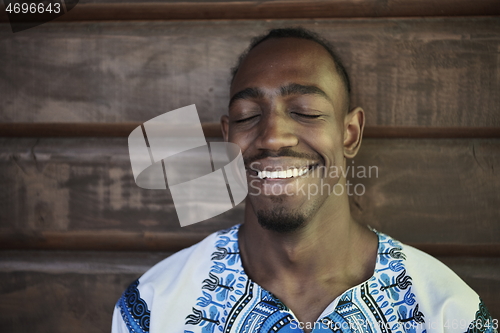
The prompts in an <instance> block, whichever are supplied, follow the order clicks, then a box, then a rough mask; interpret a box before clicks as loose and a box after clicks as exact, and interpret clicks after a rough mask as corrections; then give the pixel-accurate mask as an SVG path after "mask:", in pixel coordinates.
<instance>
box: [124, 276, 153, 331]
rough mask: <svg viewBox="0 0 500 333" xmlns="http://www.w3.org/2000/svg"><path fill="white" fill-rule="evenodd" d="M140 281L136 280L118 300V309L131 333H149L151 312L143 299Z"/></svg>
mask: <svg viewBox="0 0 500 333" xmlns="http://www.w3.org/2000/svg"><path fill="white" fill-rule="evenodd" d="M138 285H139V280H135V281H134V282H133V283H132V284H131V285H130V286H129V287H128V288H127V290H125V292H124V293H123V295H122V297H121V298H120V299H119V300H118V303H117V305H118V307H119V308H120V312H121V314H122V317H123V321H124V322H125V324H126V325H127V328H128V330H129V331H130V332H136V333H144V332H149V318H150V311H149V310H148V305H147V304H146V302H145V301H144V300H143V299H142V298H141V295H140V293H139V290H138V289H137V286H138Z"/></svg>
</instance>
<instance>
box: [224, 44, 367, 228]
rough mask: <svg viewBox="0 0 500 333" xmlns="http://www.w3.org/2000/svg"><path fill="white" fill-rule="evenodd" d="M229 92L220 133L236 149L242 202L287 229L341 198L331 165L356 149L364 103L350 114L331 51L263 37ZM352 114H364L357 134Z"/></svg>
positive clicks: (356, 117) (338, 164) (264, 220)
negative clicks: (245, 191) (243, 181)
mask: <svg viewBox="0 0 500 333" xmlns="http://www.w3.org/2000/svg"><path fill="white" fill-rule="evenodd" d="M230 94H231V101H230V105H229V116H228V117H223V118H222V127H223V132H224V137H225V139H226V141H229V142H233V143H236V144H238V145H239V146H240V148H241V151H242V154H243V158H244V160H245V167H246V169H247V180H248V183H249V196H248V200H247V205H248V204H250V205H251V206H252V209H253V212H254V213H255V215H256V216H257V218H258V221H259V223H260V224H261V225H262V226H264V227H266V228H268V229H271V230H275V231H281V232H286V231H292V230H296V229H298V228H300V227H301V226H303V225H305V224H306V222H307V221H309V220H311V219H312V218H314V217H315V216H318V214H320V215H325V216H328V214H329V213H328V211H329V210H331V209H334V207H335V201H338V200H339V196H337V195H336V194H332V191H333V190H334V186H336V184H338V183H339V181H340V183H339V184H338V185H337V186H341V185H342V180H341V179H339V177H338V174H339V173H340V172H337V173H336V174H334V173H333V172H332V171H333V170H335V168H337V170H340V168H342V167H343V166H344V164H345V160H344V156H349V154H355V153H356V151H357V147H358V146H359V141H360V132H361V131H362V121H363V112H362V110H361V111H359V110H357V111H356V112H355V113H354V114H352V113H349V114H348V113H347V107H348V106H347V105H348V96H347V93H346V91H345V88H344V85H343V83H342V81H341V79H340V77H339V75H338V74H337V71H336V69H335V64H334V62H333V60H332V58H331V57H330V55H329V54H328V52H327V51H326V50H325V49H324V48H323V47H322V46H320V45H319V44H317V43H315V42H312V41H309V40H305V39H297V38H280V39H269V40H266V41H264V42H262V43H261V44H259V45H257V46H256V47H255V48H254V49H252V50H251V51H250V52H249V54H248V56H247V57H246V58H245V60H244V61H243V63H242V64H241V65H240V67H239V69H238V72H237V73H236V76H235V78H234V80H233V83H232V85H231V91H230ZM353 118H354V121H355V122H356V121H358V122H359V120H361V124H360V125H359V124H358V125H359V126H358V133H356V125H355V124H354V129H353V127H352V121H353ZM358 134H359V135H358ZM358 136H359V137H358ZM353 148H354V149H353ZM349 157H350V156H349ZM339 192H340V190H339V189H337V191H336V193H339ZM334 193H335V192H334Z"/></svg>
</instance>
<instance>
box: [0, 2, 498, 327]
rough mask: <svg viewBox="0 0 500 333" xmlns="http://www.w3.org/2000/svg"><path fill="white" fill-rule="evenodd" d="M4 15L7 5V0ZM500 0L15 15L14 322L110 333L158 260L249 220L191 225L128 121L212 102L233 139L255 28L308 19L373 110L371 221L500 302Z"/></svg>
mask: <svg viewBox="0 0 500 333" xmlns="http://www.w3.org/2000/svg"><path fill="white" fill-rule="evenodd" d="M2 13H3V11H2ZM498 15H500V6H499V5H498V2H497V1H490V0H481V1H477V2H470V1H463V0H443V1H440V2H439V3H438V4H436V3H435V2H433V1H427V0H411V1H406V2H401V1H368V0H362V1H356V2H351V1H344V0H336V1H331V2H325V1H316V2H313V3H305V2H300V1H264V2H258V3H256V2H252V1H243V2H232V1H225V2H210V1H207V2H196V1H188V2H182V3H177V2H168V3H143V2H141V1H136V2H133V1H128V2H127V1H124V0H114V1H105V2H93V1H90V0H89V1H80V3H79V4H78V5H77V6H76V7H75V8H74V9H73V10H72V11H71V12H69V13H68V14H66V15H64V16H62V17H61V18H60V19H59V21H56V22H51V23H47V24H44V25H41V26H38V27H36V28H33V29H30V30H26V31H23V32H20V33H16V34H13V33H12V32H11V30H10V27H9V25H8V23H7V21H6V18H5V17H2V16H0V184H1V185H0V186H1V188H2V191H1V192H0V248H1V251H0V295H1V297H2V299H3V301H2V302H0V327H2V330H5V331H9V332H27V331H29V332H48V331H50V332H67V331H70V332H88V331H92V332H107V331H109V328H110V323H111V313H112V310H113V305H114V303H115V302H116V300H117V299H118V297H119V296H120V294H121V292H122V291H123V290H124V288H125V287H126V286H127V285H128V284H129V283H130V282H131V281H132V280H134V279H135V278H137V277H138V276H140V275H141V274H142V273H143V272H144V271H145V270H146V269H147V268H148V267H150V266H152V265H153V264H154V263H156V262H158V261H159V260H161V259H162V258H165V257H166V256H168V255H169V254H171V253H172V252H175V251H177V250H179V249H181V248H183V247H186V246H188V245H190V244H193V243H195V242H196V241H198V240H200V239H202V238H203V237H204V236H206V235H207V234H209V233H211V232H213V231H216V230H218V229H220V228H224V227H228V226H231V225H233V224H236V223H240V222H241V221H242V216H243V213H242V212H243V210H242V208H243V206H242V205H240V206H238V207H237V208H235V209H233V210H231V211H229V212H227V213H225V214H223V215H221V216H218V217H215V218H213V219H211V220H209V221H206V222H202V223H198V224H195V225H192V226H188V227H185V228H181V227H180V226H179V223H178V220H177V216H176V213H175V209H174V207H173V203H172V199H171V197H170V195H169V192H168V191H151V190H143V189H140V188H138V187H137V186H136V185H135V183H134V181H133V177H132V173H131V168H130V162H129V159H128V148H127V139H126V136H127V135H128V133H129V132H130V131H131V130H132V129H133V128H134V127H135V126H137V125H138V124H140V123H141V122H144V121H146V120H149V119H150V118H152V117H155V116H157V115H159V114H162V113H164V112H166V111H169V110H173V109H175V108H178V107H182V106H185V105H189V104H193V103H194V104H196V105H197V108H198V111H199V114H200V117H201V120H202V122H203V123H204V130H205V132H206V134H207V135H208V136H211V137H214V138H213V139H214V140H220V131H219V130H218V125H217V122H218V120H219V118H220V116H221V115H222V114H224V113H225V111H226V109H227V103H228V86H229V72H230V67H232V66H233V65H234V64H235V62H236V59H237V56H238V54H239V53H240V52H241V51H243V50H244V49H245V47H246V45H247V44H248V41H249V39H250V38H251V37H253V36H255V35H257V34H260V33H263V32H265V31H266V30H267V29H269V28H273V27H285V26H298V25H301V26H304V27H306V28H309V29H311V30H314V31H316V32H318V33H320V34H322V35H323V36H325V37H326V38H327V39H328V40H330V41H332V42H333V43H334V44H335V45H336V47H337V50H338V53H339V54H340V55H341V57H342V58H343V59H344V61H345V64H346V67H347V69H348V71H349V72H350V74H351V78H352V81H353V98H352V99H353V104H355V105H360V106H362V107H363V108H364V109H365V111H366V113H367V125H368V127H367V129H366V136H365V139H364V141H363V145H362V149H361V151H360V154H359V156H358V157H356V158H355V159H354V161H353V163H352V165H353V166H365V167H369V166H375V167H377V170H378V177H375V175H374V174H373V175H372V177H371V178H356V177H354V178H353V179H352V181H353V182H354V183H360V184H363V185H364V186H365V189H366V192H365V193H364V194H363V195H361V196H356V195H355V196H352V197H351V204H352V205H351V206H352V207H351V208H352V211H353V213H354V216H355V218H356V219H358V220H359V221H361V222H363V223H367V224H370V225H371V226H373V227H375V228H376V229H378V230H381V231H383V232H385V233H388V234H390V235H392V236H394V237H396V238H398V239H400V240H401V241H404V242H406V243H410V244H412V245H415V246H417V247H418V248H421V249H423V250H425V251H427V252H429V253H430V254H432V255H435V256H437V257H438V258H439V259H441V260H443V261H444V262H445V263H446V264H448V265H449V266H450V267H451V268H452V269H453V270H455V272H457V273H458V274H459V275H460V276H461V277H462V278H463V279H464V280H465V281H466V282H467V283H468V284H469V285H471V286H472V287H473V288H474V289H475V290H476V291H477V292H478V293H479V294H480V296H481V297H482V298H483V300H484V301H485V303H486V305H487V306H488V307H489V308H490V310H491V313H492V315H493V317H494V318H500V241H499V236H500V223H499V222H498V216H499V213H500V209H499V207H500V177H499V176H498V170H500V18H499V16H498Z"/></svg>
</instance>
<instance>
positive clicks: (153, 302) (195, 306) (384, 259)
mask: <svg viewBox="0 0 500 333" xmlns="http://www.w3.org/2000/svg"><path fill="white" fill-rule="evenodd" d="M238 230H239V225H237V226H234V227H232V228H230V229H227V230H223V231H220V232H218V233H214V234H212V235H210V236H208V237H207V238H205V239H204V240H203V241H201V242H200V243H198V244H196V245H193V246H191V247H190V248H187V249H184V250H182V251H180V252H178V253H176V254H174V255H172V256H170V257H168V258H167V259H165V260H163V261H161V262H160V263H158V264H157V265H155V266H154V267H153V268H151V269H150V270H149V271H148V272H146V273H145V274H144V275H143V276H142V277H141V278H139V279H138V280H137V281H135V282H134V283H132V284H131V285H130V286H129V287H128V289H127V290H126V291H125V292H124V294H123V296H122V297H121V298H120V299H119V301H118V303H117V304H116V307H115V311H114V314H113V327H112V332H113V333H129V332H135V333H143V332H151V333H160V332H162V333H220V332H223V333H268V332H279V333H289V332H294V333H300V332H303V330H302V328H304V327H305V328H308V329H311V328H312V329H313V331H312V332H314V333H317V332H383V333H390V332H407V333H410V332H411V333H414V332H415V333H417V332H429V333H430V332H462V333H463V332H496V331H497V326H498V320H492V318H491V316H490V314H489V313H488V310H487V309H486V308H485V306H484V305H483V303H482V302H481V300H480V299H479V296H478V295H477V294H476V293H475V292H474V291H473V290H472V289H471V288H470V287H468V286H467V285H466V284H465V283H464V282H463V281H462V280H461V279H460V278H459V277H458V276H457V275H456V274H455V273H454V272H453V271H451V270H450V269H449V268H448V267H446V266H445V265H444V264H442V263H441V262H440V261H438V260H437V259H434V258H433V257H431V256H429V255H427V254H425V253H423V252H421V251H419V250H417V249H415V248H413V247H411V246H408V245H404V244H401V243H399V242H398V241H396V240H394V239H392V238H390V237H388V236H387V235H384V234H382V233H377V234H378V239H379V245H378V256H377V263H376V266H375V271H374V274H373V276H372V277H371V278H370V279H368V280H367V281H365V282H363V283H361V284H359V285H357V286H355V287H352V288H351V289H349V290H347V291H345V292H344V293H343V294H341V295H340V296H339V297H337V298H336V299H335V300H334V301H333V302H332V303H331V304H330V305H329V306H328V307H327V308H326V309H325V310H324V311H323V313H322V314H321V315H320V317H319V319H318V320H317V321H316V322H315V323H307V325H309V326H306V324H305V323H300V322H299V321H298V320H297V319H296V317H295V316H294V314H293V313H292V311H291V310H290V309H288V308H287V306H286V305H285V304H283V303H282V302H281V301H280V300H279V299H278V298H276V296H274V295H273V294H272V293H270V292H269V291H267V290H265V289H263V288H262V287H261V286H259V285H258V284H257V283H255V282H253V281H252V280H250V278H249V277H248V276H247V275H246V273H245V271H244V269H243V267H242V263H241V258H240V254H239V247H238ZM311 325H314V326H311Z"/></svg>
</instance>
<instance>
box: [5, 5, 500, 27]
mask: <svg viewBox="0 0 500 333" xmlns="http://www.w3.org/2000/svg"><path fill="white" fill-rule="evenodd" d="M2 9H3V8H2ZM1 13H2V14H4V13H5V11H4V10H2V12H1ZM498 14H500V5H499V4H498V2H497V1H495V0H478V1H475V2H471V1H466V0H444V1H440V2H438V3H436V2H435V1H431V0H412V1H398V0H389V1H382V0H377V1H369V0H363V1H349V0H334V1H286V0H285V1H283V0H281V1H197V2H195V1H182V2H179V1H172V2H140V1H117V2H114V3H113V2H108V1H105V2H99V3H96V2H91V1H89V2H87V1H85V2H80V3H79V4H78V5H77V6H76V7H74V8H73V9H72V10H71V11H70V12H69V13H67V14H65V15H63V16H61V17H60V18H58V21H89V20H214V19H216V20H220V19H287V18H288V19H290V18H295V19H297V18H338V17H412V16H427V17H429V16H479V15H498ZM0 22H7V18H6V15H1V16H0Z"/></svg>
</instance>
